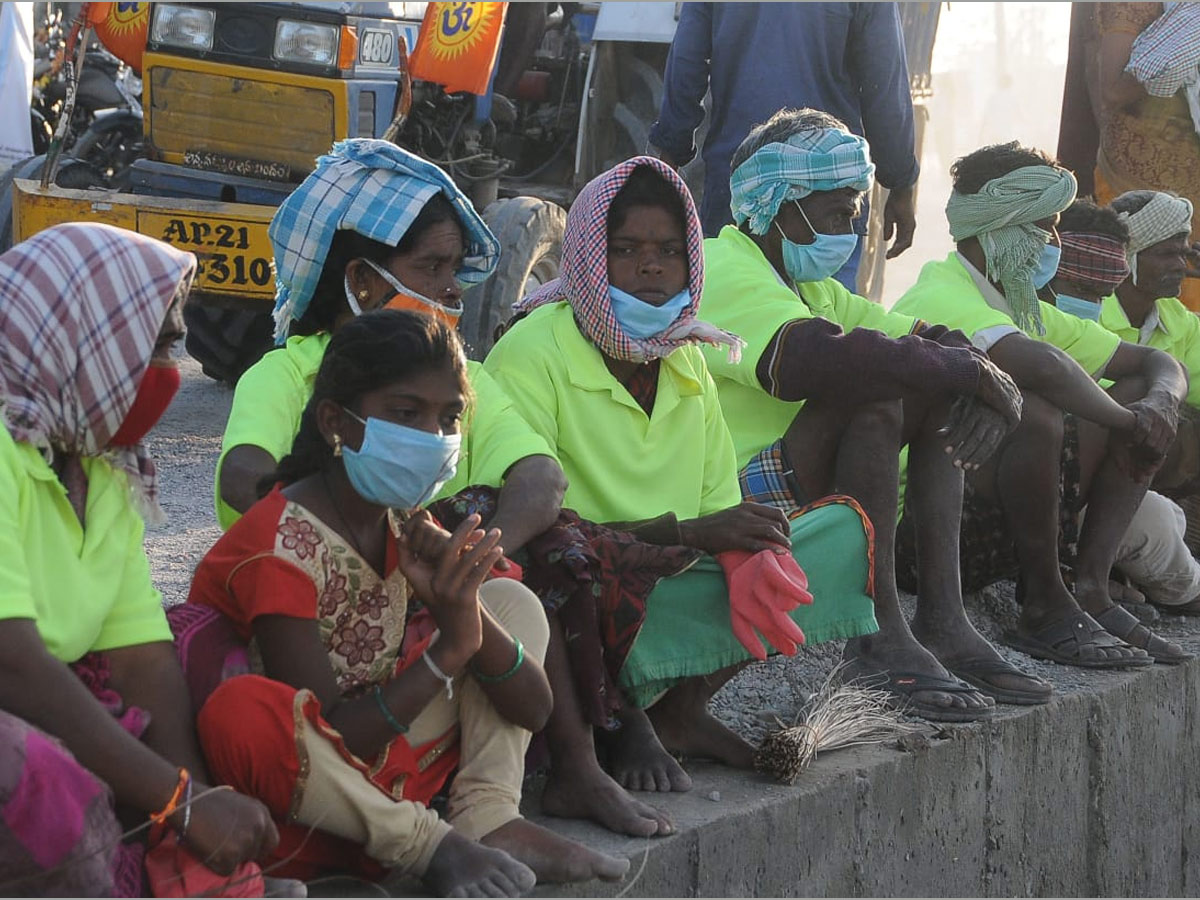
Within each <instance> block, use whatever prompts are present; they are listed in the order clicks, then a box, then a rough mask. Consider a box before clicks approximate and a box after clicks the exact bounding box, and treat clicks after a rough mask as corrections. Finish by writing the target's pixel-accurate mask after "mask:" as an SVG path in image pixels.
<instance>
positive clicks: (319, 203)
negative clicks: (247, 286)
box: [267, 138, 500, 344]
mask: <svg viewBox="0 0 1200 900" xmlns="http://www.w3.org/2000/svg"><path fill="white" fill-rule="evenodd" d="M438 193H440V194H441V195H442V196H444V197H445V198H446V199H447V200H449V201H450V203H451V205H452V206H453V207H454V210H455V212H457V213H458V221H459V224H461V225H462V228H463V237H464V239H465V241H466V245H467V247H466V255H465V257H464V259H463V267H462V268H461V269H459V271H458V272H457V273H456V274H455V277H457V278H458V280H459V281H462V282H465V283H466V284H478V283H479V282H481V281H483V280H485V279H486V278H487V277H488V276H489V275H491V274H492V272H493V271H494V270H495V268H496V264H497V263H498V262H499V261H500V244H499V242H498V241H497V240H496V238H495V236H493V235H492V233H491V232H490V231H489V230H488V227H487V225H485V224H484V223H483V219H481V218H480V217H479V214H478V213H477V212H475V208H474V207H473V206H471V201H470V200H468V199H467V197H466V195H465V194H463V192H462V191H460V190H459V189H458V188H457V187H456V186H455V184H454V182H453V181H452V180H451V179H450V176H449V175H447V174H446V173H445V172H443V171H442V170H441V169H439V168H438V167H437V166H435V165H434V164H433V163H431V162H426V161H425V160H423V159H421V158H420V157H418V156H414V155H413V154H411V153H409V152H408V151H407V150H402V149H400V148H399V147H397V146H396V145H395V144H393V143H391V142H389V141H380V140H374V139H370V138H350V139H349V140H345V141H340V142H338V143H337V144H334V146H333V149H332V150H331V151H330V152H329V153H328V154H327V155H325V156H322V157H321V158H320V159H318V160H317V168H316V170H315V171H314V172H313V173H312V174H311V175H309V176H308V177H307V178H305V179H304V181H302V182H301V183H300V186H299V187H297V188H296V190H294V191H293V192H292V193H291V194H290V195H289V196H288V198H287V199H286V200H284V201H283V203H282V204H281V205H280V207H279V209H278V210H277V211H276V212H275V215H274V217H273V218H272V219H271V224H270V226H269V227H268V229H267V234H268V235H269V236H270V238H271V245H272V247H274V249H275V342H276V343H279V344H282V343H283V341H284V340H285V339H286V337H287V331H288V326H289V325H290V324H291V323H292V322H294V321H295V320H297V319H299V318H300V317H301V316H303V315H304V311H305V310H306V309H307V308H308V304H309V303H310V302H312V298H313V292H314V291H315V290H316V288H317V282H318V281H319V280H320V278H321V270H322V269H323V268H324V266H325V257H326V256H327V255H328V254H329V247H330V245H331V244H332V243H333V236H334V233H335V232H337V231H338V230H339V229H346V230H349V231H357V232H358V233H359V234H361V235H363V236H364V237H369V238H371V239H372V240H376V241H380V242H382V243H384V244H389V245H391V246H395V245H396V244H398V243H400V239H401V238H402V237H404V234H405V232H407V231H408V229H409V227H410V226H411V225H412V223H413V220H414V219H416V217H417V215H418V214H419V213H420V212H421V210H422V209H423V208H424V206H425V204H426V203H427V202H428V201H429V199H430V198H431V197H433V196H434V195H435V194H438Z"/></svg>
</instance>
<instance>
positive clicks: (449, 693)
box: [421, 650, 454, 700]
mask: <svg viewBox="0 0 1200 900" xmlns="http://www.w3.org/2000/svg"><path fill="white" fill-rule="evenodd" d="M421 659H423V660H425V665H427V666H429V671H430V672H432V673H433V677H434V678H436V679H438V681H440V682H441V683H442V684H444V685H445V686H446V699H447V700H453V699H454V679H453V678H451V677H450V676H449V675H447V674H446V673H445V672H443V671H442V669H441V667H440V666H439V665H438V664H437V663H435V662H434V661H433V657H432V656H430V655H429V651H428V650H426V651H425V652H424V653H422V654H421Z"/></svg>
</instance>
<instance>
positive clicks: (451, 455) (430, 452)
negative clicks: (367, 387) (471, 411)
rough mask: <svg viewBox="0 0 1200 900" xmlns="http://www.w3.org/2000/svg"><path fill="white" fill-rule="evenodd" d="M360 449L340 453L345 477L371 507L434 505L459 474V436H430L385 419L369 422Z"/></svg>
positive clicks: (460, 442) (372, 418)
mask: <svg viewBox="0 0 1200 900" xmlns="http://www.w3.org/2000/svg"><path fill="white" fill-rule="evenodd" d="M346 412H347V413H350V415H352V416H354V418H356V419H358V421H360V422H362V423H363V425H364V426H365V429H364V431H363V440H362V446H361V447H359V449H357V450H351V449H350V448H349V447H346V448H345V449H343V450H342V463H343V464H344V465H345V467H346V476H347V477H348V478H349V479H350V484H351V485H352V486H353V487H354V490H356V491H357V492H358V495H359V496H360V497H362V498H363V499H364V500H366V501H367V502H369V503H375V504H377V505H379V506H387V507H390V508H392V509H415V508H416V507H418V506H424V505H425V504H426V503H428V502H429V501H430V500H432V499H433V498H434V497H435V496H436V495H437V492H438V491H440V490H441V489H442V485H444V484H445V483H446V482H447V481H449V480H450V479H451V478H453V477H454V472H455V469H457V468H458V453H459V448H460V447H461V445H462V435H460V434H431V433H430V432H428V431H421V430H420V429H419V428H409V427H407V426H405V425H398V424H396V423H395V422H388V421H385V420H384V419H376V418H374V417H371V418H368V419H367V420H366V421H365V422H364V421H363V420H362V418H360V417H359V416H355V415H354V413H352V412H350V410H346Z"/></svg>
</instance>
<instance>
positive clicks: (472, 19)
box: [429, 3, 504, 61]
mask: <svg viewBox="0 0 1200 900" xmlns="http://www.w3.org/2000/svg"><path fill="white" fill-rule="evenodd" d="M503 14H504V4H503V3H446V4H443V5H442V8H441V10H440V15H438V17H437V25H436V28H435V29H434V35H433V40H432V41H431V42H430V46H429V49H430V50H431V51H432V52H433V55H434V57H435V58H436V59H437V60H439V61H445V60H452V59H457V58H458V57H460V56H462V55H463V54H465V53H470V51H471V50H472V49H473V48H474V47H475V46H476V45H477V44H479V43H480V42H481V41H483V40H484V39H485V38H486V37H487V35H488V33H489V32H490V31H491V29H492V27H493V24H494V23H493V20H494V19H495V18H496V17H497V16H502V15H503Z"/></svg>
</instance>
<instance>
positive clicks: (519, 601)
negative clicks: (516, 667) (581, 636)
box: [479, 578, 550, 662]
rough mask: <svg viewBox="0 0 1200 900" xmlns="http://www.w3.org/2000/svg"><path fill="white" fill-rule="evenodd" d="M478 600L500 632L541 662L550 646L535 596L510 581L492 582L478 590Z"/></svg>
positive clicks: (544, 616)
mask: <svg viewBox="0 0 1200 900" xmlns="http://www.w3.org/2000/svg"><path fill="white" fill-rule="evenodd" d="M479 599H480V600H481V601H482V602H483V605H484V606H486V607H487V608H488V611H489V612H490V613H491V614H492V615H494V616H495V617H496V621H498V622H499V623H500V624H501V625H503V626H504V629H505V630H506V631H507V632H508V633H509V634H511V635H512V636H513V637H515V638H519V639H520V641H521V643H522V644H524V645H525V652H526V653H528V654H529V655H530V656H532V657H534V658H535V659H537V661H538V662H543V661H545V659H546V647H547V645H548V644H549V643H550V623H549V622H548V621H547V620H546V613H545V610H544V609H543V608H542V602H541V601H540V600H539V599H538V597H537V594H535V593H534V592H533V591H531V590H530V589H529V588H527V587H525V585H523V584H521V582H519V581H514V580H513V579H511V578H493V579H492V580H491V581H488V582H486V583H484V585H483V586H482V587H480V589H479Z"/></svg>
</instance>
